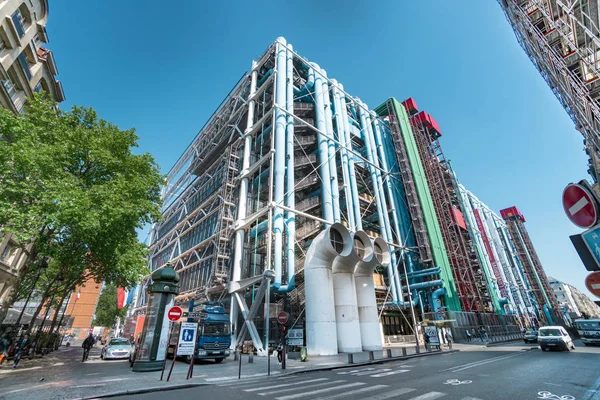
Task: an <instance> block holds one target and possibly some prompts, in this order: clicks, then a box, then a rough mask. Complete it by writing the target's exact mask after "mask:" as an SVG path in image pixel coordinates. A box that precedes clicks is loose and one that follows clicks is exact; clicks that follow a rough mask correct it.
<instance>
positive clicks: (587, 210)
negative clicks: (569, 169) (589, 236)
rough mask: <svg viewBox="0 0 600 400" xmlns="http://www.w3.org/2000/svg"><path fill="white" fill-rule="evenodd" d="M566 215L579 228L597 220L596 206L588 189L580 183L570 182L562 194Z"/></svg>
mask: <svg viewBox="0 0 600 400" xmlns="http://www.w3.org/2000/svg"><path fill="white" fill-rule="evenodd" d="M562 201H563V208H564V209H565V213H566V214H567V217H569V219H570V220H571V222H573V223H574V224H575V225H577V226H578V227H580V228H584V229H587V228H591V227H592V226H594V225H595V224H596V222H597V221H598V206H597V205H596V199H595V198H594V196H593V195H592V193H590V191H589V190H588V189H587V188H585V187H584V186H582V185H579V184H576V183H570V184H569V185H567V187H566V188H565V190H564V192H563V196H562Z"/></svg>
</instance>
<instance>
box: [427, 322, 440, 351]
mask: <svg viewBox="0 0 600 400" xmlns="http://www.w3.org/2000/svg"><path fill="white" fill-rule="evenodd" d="M425 333H426V334H427V336H429V344H430V345H431V346H439V345H440V338H439V337H438V332H437V327H436V326H426V327H425Z"/></svg>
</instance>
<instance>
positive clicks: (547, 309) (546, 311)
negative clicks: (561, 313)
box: [543, 304, 554, 325]
mask: <svg viewBox="0 0 600 400" xmlns="http://www.w3.org/2000/svg"><path fill="white" fill-rule="evenodd" d="M543 309H544V315H546V319H547V320H548V323H549V324H550V325H554V319H552V315H551V314H550V307H549V306H548V304H544V307H543Z"/></svg>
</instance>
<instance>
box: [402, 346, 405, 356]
mask: <svg viewBox="0 0 600 400" xmlns="http://www.w3.org/2000/svg"><path fill="white" fill-rule="evenodd" d="M402 355H403V356H405V355H406V347H403V348H402Z"/></svg>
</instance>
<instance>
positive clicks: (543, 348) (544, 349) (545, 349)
mask: <svg viewBox="0 0 600 400" xmlns="http://www.w3.org/2000/svg"><path fill="white" fill-rule="evenodd" d="M540 348H541V349H542V351H547V350H548V349H547V348H545V347H540Z"/></svg>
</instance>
